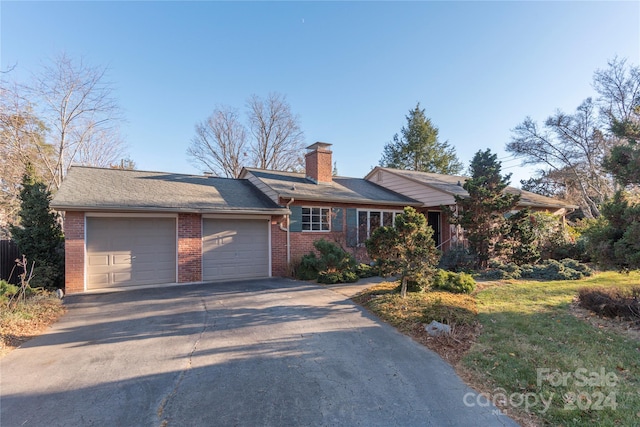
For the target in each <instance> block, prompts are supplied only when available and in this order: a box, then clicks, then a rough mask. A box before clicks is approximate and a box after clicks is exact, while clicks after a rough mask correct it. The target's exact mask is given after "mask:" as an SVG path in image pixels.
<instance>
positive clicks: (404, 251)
mask: <svg viewBox="0 0 640 427" xmlns="http://www.w3.org/2000/svg"><path fill="white" fill-rule="evenodd" d="M365 245H366V247H367V252H368V253H369V256H370V257H371V258H372V259H374V260H376V261H377V262H378V265H379V266H380V269H381V271H382V274H385V275H387V274H398V275H400V278H401V283H402V285H401V287H400V295H401V296H402V298H404V297H405V296H406V295H407V281H408V280H409V279H413V280H416V279H417V278H419V277H420V276H426V275H429V274H430V273H432V272H433V270H434V268H435V266H436V264H438V261H439V260H440V251H439V250H437V249H436V244H435V242H434V240H433V229H432V228H431V227H429V225H427V219H426V218H425V217H424V215H423V214H421V213H419V212H417V211H416V210H415V209H414V208H412V207H409V206H408V207H406V208H404V213H402V214H401V215H398V216H396V219H395V224H394V226H393V227H379V228H377V229H376V230H375V231H374V232H373V234H372V235H371V237H370V238H369V239H368V240H367V241H366V242H365Z"/></svg>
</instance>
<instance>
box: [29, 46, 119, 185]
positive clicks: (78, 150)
mask: <svg viewBox="0 0 640 427" xmlns="http://www.w3.org/2000/svg"><path fill="white" fill-rule="evenodd" d="M105 73H106V69H105V68H100V67H92V66H89V65H87V64H86V63H85V62H84V61H83V60H82V59H81V60H79V61H77V62H75V61H73V60H72V59H71V58H69V57H68V56H67V55H65V54H61V55H59V56H57V57H56V58H55V59H54V61H53V62H52V64H50V65H47V66H45V67H44V68H43V69H42V72H41V73H39V74H38V75H37V76H36V80H35V84H34V85H33V87H32V88H31V91H30V92H31V94H32V96H33V98H34V99H37V100H38V101H39V110H38V114H37V115H38V117H40V118H41V120H43V121H44V123H45V124H46V126H47V128H48V132H47V143H48V144H50V145H51V146H52V148H53V152H54V156H53V157H51V158H50V157H45V158H43V160H44V162H45V163H46V166H47V170H48V173H49V177H48V178H49V183H50V184H49V185H50V187H55V188H59V187H60V184H62V180H63V179H64V176H65V175H66V172H67V170H68V169H69V167H70V166H71V164H72V163H73V162H83V161H85V162H88V163H90V164H92V165H94V166H104V167H108V166H109V164H110V163H113V162H115V161H117V160H118V158H119V157H120V156H121V151H122V147H123V142H122V140H121V139H120V137H119V134H118V125H119V124H120V122H121V116H120V108H119V107H118V105H117V103H116V101H115V99H114V98H113V87H112V85H111V83H109V82H108V81H107V80H106V75H105ZM98 153H99V154H98Z"/></svg>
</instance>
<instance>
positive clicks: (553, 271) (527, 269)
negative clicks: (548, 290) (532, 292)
mask: <svg viewBox="0 0 640 427" xmlns="http://www.w3.org/2000/svg"><path fill="white" fill-rule="evenodd" d="M490 267H491V268H489V269H488V270H487V271H485V272H484V273H483V274H482V277H484V278H485V279H490V280H507V279H520V278H522V279H539V280H578V279H582V278H583V277H587V276H591V275H592V274H593V270H591V268H589V266H587V265H586V264H583V263H581V262H579V261H576V260H574V259H570V258H566V259H563V260H562V261H556V260H553V259H548V260H545V261H544V262H542V263H540V264H536V265H529V264H525V265H522V266H520V267H518V266H517V265H515V264H513V263H509V264H503V263H500V262H495V261H494V262H492V263H491V265H490Z"/></svg>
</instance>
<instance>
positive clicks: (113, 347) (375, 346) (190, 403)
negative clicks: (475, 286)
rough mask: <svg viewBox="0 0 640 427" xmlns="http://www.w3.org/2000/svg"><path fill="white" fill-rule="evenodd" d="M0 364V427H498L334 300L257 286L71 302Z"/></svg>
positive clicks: (421, 358) (421, 359) (280, 284)
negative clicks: (56, 318) (54, 320)
mask: <svg viewBox="0 0 640 427" xmlns="http://www.w3.org/2000/svg"><path fill="white" fill-rule="evenodd" d="M67 305H68V310H69V311H68V313H67V314H66V315H65V316H64V317H63V318H62V320H61V321H60V322H58V323H57V324H55V325H54V326H53V327H52V328H51V329H50V330H49V331H48V332H47V333H46V334H44V335H42V336H40V337H38V338H35V339H33V340H31V341H29V342H27V343H25V344H24V345H23V346H22V347H21V348H19V349H17V350H15V351H13V352H11V353H10V354H9V355H7V356H5V357H4V358H3V359H1V360H0V375H1V376H0V425H2V426H3V427H8V426H94V425H95V426H161V427H165V426H414V425H415V426H430V425H432V426H503V425H507V426H511V425H516V424H515V423H514V422H513V421H512V420H510V419H509V418H507V417H506V416H504V415H501V414H499V413H497V411H495V408H492V407H486V406H480V404H479V403H482V402H481V400H478V399H476V398H475V397H474V396H475V395H470V394H467V393H472V392H473V391H472V390H471V389H469V388H468V387H466V386H465V385H464V383H462V382H461V380H460V379H459V378H458V377H457V376H456V375H455V373H454V371H453V370H452V369H451V367H450V366H449V365H448V364H446V363H445V362H444V361H443V360H442V359H440V357H439V356H437V355H436V354H435V353H432V352H431V351H429V350H427V349H425V348H424V347H422V346H421V345H419V344H416V343H415V342H413V341H412V340H411V339H409V338H407V337H405V336H403V335H401V334H399V333H397V332H396V331H395V330H394V329H393V328H391V327H389V326H388V325H386V324H382V323H381V322H379V321H377V320H376V319H375V318H374V317H372V316H371V315H369V314H368V313H366V312H365V311H363V310H362V309H360V308H359V307H357V306H355V305H354V304H353V303H351V302H350V301H349V299H348V298H347V297H346V296H345V295H343V294H341V293H338V292H334V291H332V290H328V289H325V288H322V287H320V286H316V285H313V284H309V283H306V282H296V281H292V280H281V279H271V280H261V281H247V282H239V283H225V284H211V285H194V286H180V287H170V288H162V289H147V290H135V291H128V292H119V293H110V294H100V295H97V294H94V295H79V296H71V297H68V298H67Z"/></svg>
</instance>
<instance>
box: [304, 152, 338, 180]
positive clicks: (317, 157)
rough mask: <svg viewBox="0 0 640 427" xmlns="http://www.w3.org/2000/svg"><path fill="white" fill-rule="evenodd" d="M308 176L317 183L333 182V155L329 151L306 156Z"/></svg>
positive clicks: (311, 153)
mask: <svg viewBox="0 0 640 427" xmlns="http://www.w3.org/2000/svg"><path fill="white" fill-rule="evenodd" d="M305 170H306V176H307V177H308V178H311V179H312V180H314V181H315V182H332V181H333V163H332V153H331V151H329V150H323V149H319V150H315V151H312V152H310V153H307V154H306V155H305Z"/></svg>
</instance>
